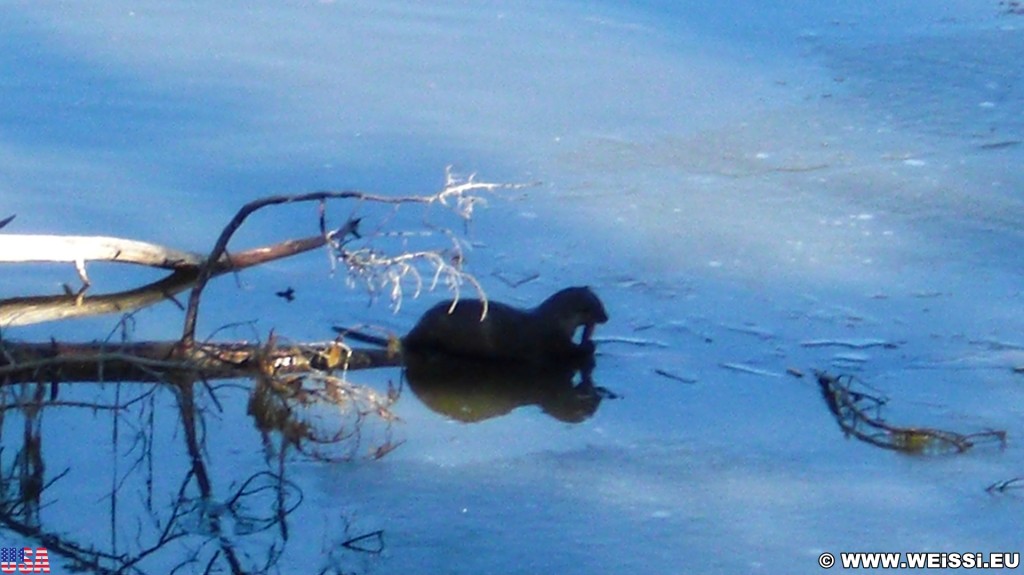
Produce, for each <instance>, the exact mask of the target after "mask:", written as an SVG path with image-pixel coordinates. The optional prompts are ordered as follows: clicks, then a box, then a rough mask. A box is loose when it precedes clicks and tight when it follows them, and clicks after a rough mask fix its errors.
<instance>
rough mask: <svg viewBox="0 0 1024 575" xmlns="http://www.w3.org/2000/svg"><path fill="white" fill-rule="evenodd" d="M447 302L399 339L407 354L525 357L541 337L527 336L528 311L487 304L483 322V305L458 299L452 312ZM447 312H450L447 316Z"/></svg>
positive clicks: (477, 301) (450, 304) (436, 307)
mask: <svg viewBox="0 0 1024 575" xmlns="http://www.w3.org/2000/svg"><path fill="white" fill-rule="evenodd" d="M451 306H452V302H451V301H450V300H449V301H446V302H442V303H439V304H437V305H435V306H434V307H432V308H430V309H429V310H428V311H427V312H426V313H425V314H423V317H421V318H420V320H419V322H417V323H416V326H415V327H413V328H412V330H411V331H410V332H409V334H408V335H406V336H405V338H403V340H402V345H403V346H404V347H405V348H406V349H407V350H409V351H413V352H417V351H433V352H441V353H447V354H451V355H462V356H467V357H478V358H489V359H516V358H522V357H527V356H529V355H530V354H531V353H533V352H534V351H535V349H536V346H537V343H536V340H537V337H539V335H540V334H536V333H530V332H531V331H536V328H533V329H532V330H531V327H533V326H531V317H530V315H529V313H528V312H525V311H523V310H520V309H517V308H514V307H512V306H509V305H505V304H503V303H500V302H493V301H492V302H489V303H488V306H487V315H486V317H484V318H483V319H482V320H481V319H480V318H481V316H482V315H483V303H482V302H481V301H480V300H475V299H463V300H459V301H458V303H457V304H456V305H455V309H451ZM449 310H450V313H449Z"/></svg>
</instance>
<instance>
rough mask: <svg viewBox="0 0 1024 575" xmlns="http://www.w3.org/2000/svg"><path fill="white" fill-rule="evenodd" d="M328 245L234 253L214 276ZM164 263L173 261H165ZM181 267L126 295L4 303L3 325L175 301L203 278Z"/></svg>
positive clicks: (295, 244) (294, 244)
mask: <svg viewBox="0 0 1024 575" xmlns="http://www.w3.org/2000/svg"><path fill="white" fill-rule="evenodd" d="M3 237H4V236H3V235H0V238H3ZM24 237H34V236H24ZM112 239H116V238H112ZM119 241H126V242H127V241H130V240H119ZM325 243H326V240H325V239H324V237H323V236H310V237H307V238H302V239H297V240H287V241H283V242H280V243H277V244H273V245H270V246H263V247H258V248H253V249H249V250H245V251H244V252H241V253H237V254H232V255H231V257H230V258H229V257H224V258H221V260H220V262H219V264H218V265H217V266H215V267H214V269H213V275H214V276H218V275H222V274H226V273H229V272H236V271H241V270H244V269H246V268H250V267H254V266H258V265H261V264H264V263H267V262H272V261H274V260H279V259H283V258H288V257H291V256H294V255H298V254H300V253H303V252H307V251H310V250H314V249H317V248H320V247H323V246H324V244H325ZM148 245H151V246H153V247H154V248H160V249H162V250H166V251H165V252H162V253H163V254H164V255H168V254H172V253H174V252H175V250H171V249H169V248H163V247H161V246H155V245H153V244H148ZM0 249H2V247H0ZM197 257H198V258H199V260H198V261H202V257H201V256H197ZM0 261H2V258H0ZM118 261H124V260H118ZM162 261H170V260H169V259H164V260H162ZM132 263H139V262H132ZM177 266H178V267H177V268H175V271H174V272H173V273H171V274H170V275H168V276H167V277H165V278H163V279H161V280H159V281H156V282H153V283H150V284H147V285H144V286H142V287H139V288H135V289H132V290H127V291H122V292H116V293H110V294H102V295H94V296H90V295H86V294H61V295H55V296H33V297H17V298H9V299H5V300H0V326H21V325H31V324H36V323H43V322H47V321H55V320H62V319H70V318H76V317H89V316H95V315H103V314H108V313H126V312H130V311H133V310H136V309H139V308H143V307H146V306H149V305H153V304H156V303H159V302H161V301H163V300H166V299H172V298H173V296H174V295H175V294H177V293H181V292H183V291H185V290H187V289H189V288H191V287H192V286H193V285H195V281H196V278H197V277H199V268H198V266H197V265H196V264H194V263H193V262H192V261H191V260H188V261H186V260H181V261H179V262H178V264H177ZM182 307H184V306H182Z"/></svg>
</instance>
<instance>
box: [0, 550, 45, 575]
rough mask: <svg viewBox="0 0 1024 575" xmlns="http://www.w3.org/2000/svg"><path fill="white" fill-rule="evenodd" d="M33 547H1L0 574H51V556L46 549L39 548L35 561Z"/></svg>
mask: <svg viewBox="0 0 1024 575" xmlns="http://www.w3.org/2000/svg"><path fill="white" fill-rule="evenodd" d="M32 555H33V553H32V548H31V547H20V548H19V547H0V573H14V572H15V570H17V572H18V573H49V572H50V554H49V553H47V551H46V548H45V547H37V548H36V551H35V561H32V559H28V560H27V561H26V558H30V557H32Z"/></svg>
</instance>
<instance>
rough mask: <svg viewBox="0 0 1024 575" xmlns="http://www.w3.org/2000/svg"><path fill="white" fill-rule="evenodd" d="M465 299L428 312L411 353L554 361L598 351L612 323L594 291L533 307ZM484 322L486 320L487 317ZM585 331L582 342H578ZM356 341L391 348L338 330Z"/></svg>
mask: <svg viewBox="0 0 1024 575" xmlns="http://www.w3.org/2000/svg"><path fill="white" fill-rule="evenodd" d="M486 311H487V313H486V314H484V303H483V302H482V301H480V300H477V299H460V300H458V302H457V303H456V304H455V306H454V308H453V307H452V301H451V300H449V301H446V302H442V303H439V304H437V305H435V306H434V307H432V308H430V309H429V310H427V312H426V313H424V314H423V317H421V318H420V320H419V322H417V323H416V326H415V327H413V328H412V330H411V331H410V332H409V333H408V334H407V335H406V336H405V337H403V338H402V339H401V343H402V346H401V347H402V351H403V352H405V353H423V352H434V353H444V354H448V355H455V356H463V357H472V358H480V359H487V360H506V361H508V360H527V361H535V360H540V361H543V360H551V359H565V358H572V357H580V356H585V355H589V354H592V353H593V352H594V343H593V342H592V341H591V335H592V334H593V332H594V326H595V325H596V324H599V323H605V322H606V321H608V314H607V312H605V309H604V305H603V304H601V300H600V299H598V297H597V295H595V294H594V292H593V291H591V289H590V288H588V287H571V288H566V289H563V290H562V291H560V292H558V293H556V294H554V295H553V296H551V297H549V298H548V299H546V300H544V302H543V303H541V304H540V305H539V306H537V307H535V308H533V309H528V310H524V309H519V308H515V307H512V306H510V305H506V304H503V303H500V302H495V301H490V302H488V303H487V310H486ZM481 318H482V319H481ZM580 327H583V334H582V336H581V338H580V342H579V343H576V342H574V341H573V335H574V334H575V333H576V330H577V329H578V328H580ZM335 330H337V331H339V332H340V333H342V334H345V335H348V336H350V337H352V338H353V339H360V340H364V341H369V342H371V343H375V344H378V345H387V341H386V340H384V339H383V338H376V337H373V336H369V337H367V336H365V335H363V334H359V333H357V332H349V331H347V330H343V329H341V328H335Z"/></svg>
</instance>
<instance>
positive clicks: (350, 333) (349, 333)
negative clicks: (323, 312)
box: [331, 326, 390, 347]
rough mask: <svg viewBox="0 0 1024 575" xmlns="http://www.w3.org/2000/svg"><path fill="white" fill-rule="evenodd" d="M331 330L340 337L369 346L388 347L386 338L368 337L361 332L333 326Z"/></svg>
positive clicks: (368, 335)
mask: <svg viewBox="0 0 1024 575" xmlns="http://www.w3.org/2000/svg"><path fill="white" fill-rule="evenodd" d="M331 329H333V330H334V331H336V332H338V333H339V334H341V337H344V338H348V339H354V340H356V341H361V342H363V343H369V344H371V345H378V346H380V347H388V345H389V343H390V342H389V341H388V339H387V338H386V337H380V336H377V335H370V334H368V333H363V332H361V331H356V330H354V329H351V328H347V327H338V326H333V327H332V328H331Z"/></svg>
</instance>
